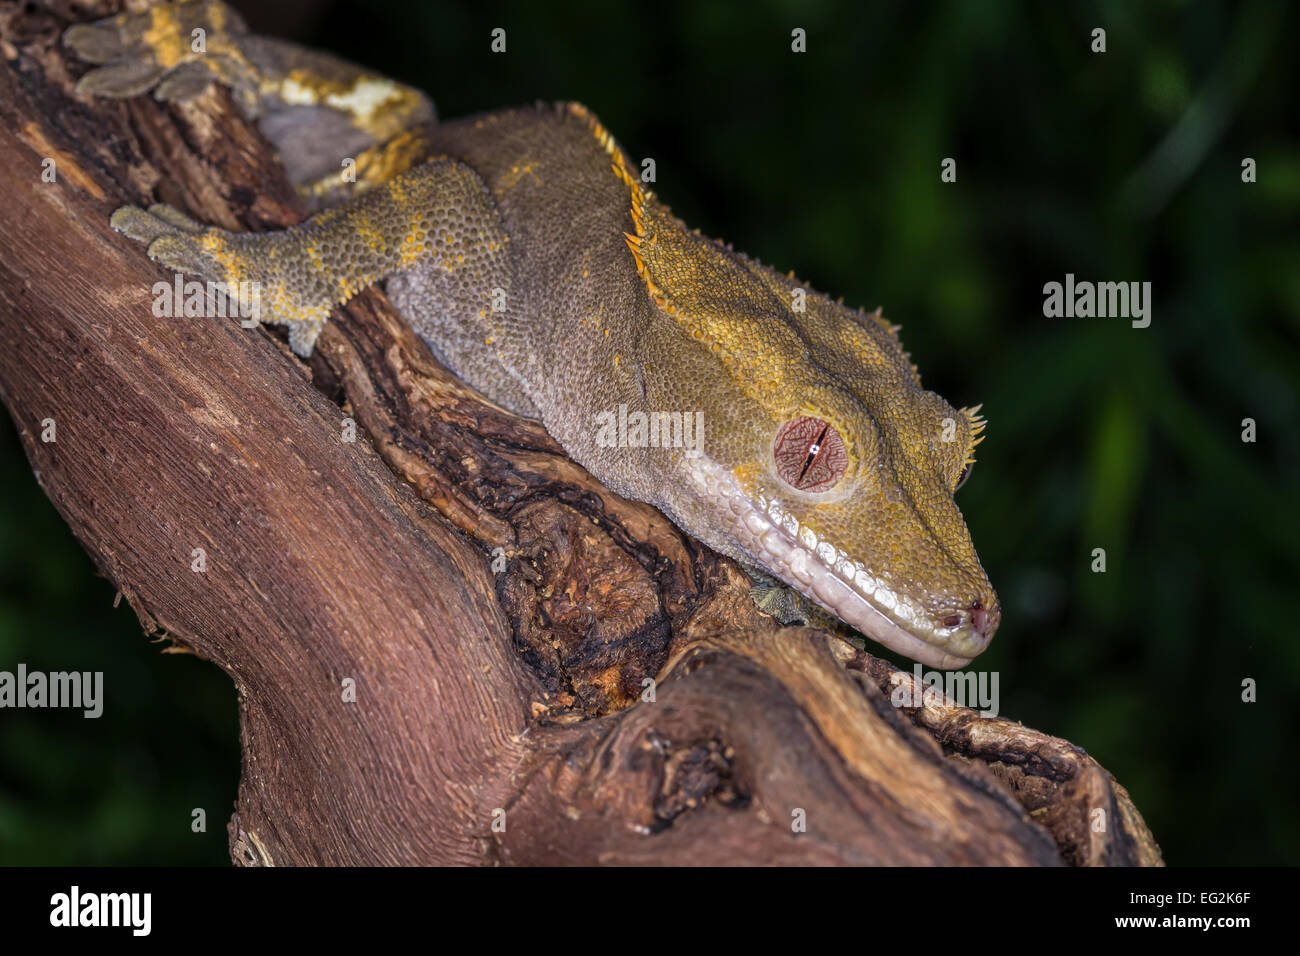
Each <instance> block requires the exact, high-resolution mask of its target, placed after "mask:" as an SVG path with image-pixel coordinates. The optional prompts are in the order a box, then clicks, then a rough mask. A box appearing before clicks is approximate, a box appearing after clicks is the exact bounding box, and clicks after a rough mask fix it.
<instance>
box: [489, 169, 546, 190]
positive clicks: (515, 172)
mask: <svg viewBox="0 0 1300 956" xmlns="http://www.w3.org/2000/svg"><path fill="white" fill-rule="evenodd" d="M525 176H533V177H536V176H537V170H536V169H535V168H534V167H533V164H532V163H524V164H523V165H522V166H519V165H515V166H511V167H510V172H509V173H507V174H506V175H504V176H502V177H501V184H500V186H499V187H498V191H501V190H506V189H513V188H514V187H515V186H518V185H519V181H520V180H522V179H523V178H524V177H525Z"/></svg>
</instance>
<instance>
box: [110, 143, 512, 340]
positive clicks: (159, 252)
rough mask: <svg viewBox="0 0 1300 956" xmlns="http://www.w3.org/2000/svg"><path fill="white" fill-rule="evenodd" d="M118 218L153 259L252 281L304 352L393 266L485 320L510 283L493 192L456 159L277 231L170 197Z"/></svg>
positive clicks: (268, 318) (263, 316)
mask: <svg viewBox="0 0 1300 956" xmlns="http://www.w3.org/2000/svg"><path fill="white" fill-rule="evenodd" d="M112 225H113V228H114V229H117V230H118V231H119V232H122V233H125V234H126V235H128V236H130V237H132V238H133V239H136V240H139V241H140V242H144V243H147V244H148V247H149V248H148V254H149V258H151V259H153V260H154V261H155V262H159V263H161V264H163V265H165V266H167V267H168V268H170V269H175V270H177V271H178V272H184V273H186V274H189V275H193V276H197V277H199V278H202V279H206V280H208V281H211V282H218V283H222V284H224V285H225V286H226V287H227V288H228V289H245V290H251V293H252V296H253V297H254V299H255V311H256V313H257V315H256V317H257V318H258V319H259V320H260V321H262V322H268V323H274V324H279V325H287V326H288V327H289V344H290V346H291V347H292V348H293V350H294V352H296V353H297V354H298V355H301V356H304V357H305V356H308V355H310V354H311V351H312V348H313V346H314V345H315V343H316V337H317V336H318V335H319V334H320V331H321V329H322V328H323V327H324V324H325V321H326V320H327V319H328V318H329V313H330V310H331V309H332V308H333V307H334V306H336V305H340V304H342V303H344V302H346V301H347V300H348V299H350V298H352V297H353V296H354V295H356V294H357V293H358V292H360V291H361V290H362V289H364V288H365V287H366V286H368V285H370V284H372V283H374V282H377V281H379V280H380V279H383V278H386V277H388V276H392V275H395V274H398V273H401V272H404V271H409V270H414V269H419V270H421V271H422V272H424V273H427V274H428V275H429V276H432V277H433V278H432V285H433V286H434V287H435V289H436V291H437V292H438V293H439V294H441V295H445V296H447V298H448V299H449V300H455V301H456V302H459V303H461V305H462V307H463V308H472V307H473V306H475V305H481V308H479V309H477V310H476V311H477V312H481V313H482V317H483V318H484V319H485V320H489V321H490V319H489V318H488V317H490V316H491V315H492V314H493V313H492V312H491V310H490V300H491V294H492V290H493V289H494V288H499V287H500V286H501V285H502V284H503V283H507V284H508V276H509V269H508V264H507V262H506V245H507V242H508V240H507V238H506V236H505V233H504V231H503V230H502V228H501V224H500V221H499V217H498V215H497V211H496V208H495V206H494V205H493V202H492V198H491V196H490V195H488V193H487V190H486V188H485V187H484V185H483V182H482V180H481V179H479V177H478V175H477V174H476V173H475V172H474V171H473V170H472V169H470V168H469V167H468V166H466V165H465V164H464V163H460V162H457V161H455V160H450V159H440V160H434V161H431V162H428V163H425V164H423V165H421V166H417V167H416V168H414V169H412V170H409V171H408V172H406V173H403V174H402V175H400V176H397V177H395V178H394V179H392V180H390V181H389V182H387V183H385V184H383V185H382V186H379V187H376V188H375V189H373V190H371V191H369V192H367V193H364V194H362V195H361V196H359V197H357V198H356V199H354V200H352V201H350V202H348V203H346V204H344V205H342V206H337V207H334V208H332V209H327V210H325V211H324V212H321V213H318V214H317V215H315V216H313V217H312V218H310V219H308V220H307V221H306V222H304V223H302V224H301V225H298V226H294V227H292V228H290V229H285V230H282V231H279V232H269V233H236V232H229V231H227V230H224V229H217V228H214V227H211V226H204V225H202V224H201V223H198V222H195V221H194V220H193V219H191V218H189V217H188V216H186V215H185V214H184V213H182V212H180V211H179V210H177V209H174V208H172V207H170V206H163V205H159V206H153V207H151V208H150V209H149V210H147V211H146V210H143V209H140V208H138V207H135V206H125V207H123V208H121V209H119V210H117V212H115V213H114V214H113V218H112ZM428 284H429V283H426V285H428Z"/></svg>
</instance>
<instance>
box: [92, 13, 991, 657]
mask: <svg viewBox="0 0 1300 956" xmlns="http://www.w3.org/2000/svg"><path fill="white" fill-rule="evenodd" d="M196 25H199V26H202V27H204V29H205V30H206V32H207V34H208V37H209V39H208V42H207V45H206V49H205V50H204V51H203V52H202V53H195V52H194V51H193V50H192V49H191V48H190V46H189V45H188V38H189V36H190V35H191V33H192V30H193V29H194V27H195V26H196ZM67 42H68V43H69V45H70V46H72V48H73V49H74V50H76V51H77V52H78V53H79V54H80V55H81V56H82V57H83V58H85V59H87V60H90V61H91V62H94V63H97V64H101V65H100V66H99V68H98V69H96V70H92V71H91V72H90V73H88V74H87V75H86V76H85V77H84V78H83V80H82V81H81V88H82V89H83V90H86V91H88V92H91V93H95V94H98V95H105V96H118V97H122V96H131V95H137V94H139V93H141V92H144V91H146V90H153V91H154V93H155V95H157V96H160V97H161V98H164V99H180V98H185V97H187V96H192V95H194V93H195V92H197V91H199V90H201V89H202V88H204V87H205V86H206V85H207V84H208V83H211V82H213V81H216V82H220V83H223V84H226V85H227V86H229V87H230V88H231V89H232V90H233V91H234V93H235V95H236V97H237V99H238V100H239V102H240V103H241V104H242V105H243V106H244V108H245V109H246V110H247V111H248V113H249V114H250V115H251V116H252V117H253V118H255V119H257V120H258V122H259V124H260V126H261V129H262V131H263V132H264V133H265V134H266V135H267V136H268V138H270V139H271V140H272V142H273V143H274V144H275V145H276V147H277V149H278V150H279V151H280V153H281V156H282V158H283V159H284V161H285V166H286V169H287V170H288V171H289V173H290V176H291V178H292V179H293V180H294V182H295V185H296V186H297V187H298V188H299V190H300V192H301V193H302V195H303V196H304V198H305V199H306V200H307V201H308V202H309V204H310V205H311V207H312V208H314V209H316V210H317V211H316V213H315V214H314V215H313V216H312V217H311V218H310V219H308V220H307V221H305V222H304V223H303V224H302V225H300V226H297V227H294V228H292V229H288V230H284V231H282V232H277V233H265V234H238V233H231V232H227V231H224V230H220V229H215V228H212V227H208V226H205V225H203V224H201V223H198V222H195V221H193V220H191V219H189V218H188V217H186V216H185V215H184V214H183V213H181V212H179V211H178V210H175V209H172V208H170V207H153V208H151V209H150V210H148V211H145V210H142V209H138V208H135V207H125V208H123V209H120V210H118V212H117V213H115V214H114V217H113V225H114V226H115V228H117V229H119V230H120V231H122V232H124V233H126V234H128V235H130V236H132V237H133V238H135V239H138V240H140V241H142V242H146V243H148V252H149V255H150V257H152V258H153V259H155V260H157V261H159V262H161V263H163V264H165V265H166V266H168V267H170V268H172V269H176V270H178V271H183V272H186V273H190V274H194V275H198V276H201V277H203V278H206V279H209V280H212V281H219V282H226V283H230V284H234V283H238V282H241V281H245V282H246V281H253V282H256V283H257V284H258V286H259V287H260V288H261V289H262V293H261V299H260V306H261V309H262V319H263V321H268V322H276V323H282V324H285V325H287V326H288V327H289V330H290V344H291V346H292V347H293V349H294V351H295V352H297V353H298V354H300V355H307V354H309V353H310V352H311V349H312V347H313V345H314V343H315V340H316V336H317V335H318V334H319V332H320V329H321V327H322V326H323V324H324V322H325V321H326V319H327V318H328V316H329V313H330V310H331V309H332V308H333V307H334V306H335V305H337V304H339V303H342V302H345V301H347V299H349V298H350V297H351V296H353V295H355V294H356V293H357V292H358V291H360V290H361V289H362V288H365V287H366V286H367V285H370V284H372V283H375V282H381V281H382V282H385V288H386V292H387V294H388V295H389V297H390V298H391V300H392V301H393V303H394V305H395V306H396V307H397V308H398V310H399V311H400V312H401V314H402V315H403V317H404V318H405V319H406V320H407V321H408V322H410V324H411V325H412V327H413V328H414V329H415V331H416V332H417V333H418V334H419V335H420V336H421V338H423V339H424V340H425V341H426V342H427V343H428V345H429V346H430V348H431V349H432V350H433V352H434V353H435V354H436V355H437V357H438V358H439V359H440V360H442V361H443V362H444V363H445V364H446V365H447V366H448V367H449V368H451V369H452V370H453V371H454V372H455V373H456V374H457V375H459V376H460V377H462V378H463V379H465V380H466V381H467V382H469V383H470V384H472V385H474V386H475V387H476V388H478V389H479V390H480V391H482V392H483V393H484V394H486V395H487V396H488V397H489V398H491V399H492V400H494V401H496V402H497V403H499V404H501V405H502V406H504V407H506V408H508V409H510V410H512V411H514V412H516V413H518V414H521V415H525V416H529V417H534V418H538V419H540V420H541V421H542V422H543V424H544V425H545V427H546V429H547V431H548V432H550V434H551V435H552V436H554V437H555V438H556V440H557V441H559V443H560V444H561V445H562V446H563V447H564V448H565V450H566V451H567V452H568V453H569V454H570V455H571V456H572V457H573V458H574V459H575V460H576V461H578V462H580V463H581V464H582V465H584V466H585V467H586V468H587V469H588V470H590V471H591V472H592V474H594V475H595V476H596V477H597V478H599V479H600V480H601V481H602V482H604V483H605V484H606V485H608V486H609V487H610V488H612V489H614V490H615V491H617V492H619V493H621V494H624V495H626V496H628V497H631V498H636V499H639V500H641V501H646V502H649V503H651V504H653V505H655V506H656V507H658V508H659V509H661V510H662V511H663V512H664V513H665V514H666V515H667V516H668V517H669V518H671V519H672V520H673V521H674V522H675V523H676V524H678V525H679V526H680V527H681V528H683V529H684V530H686V531H687V532H689V533H690V534H692V535H693V536H695V537H696V538H698V539H700V540H701V541H703V542H704V543H706V544H707V545H709V546H710V547H712V548H714V549H716V550H717V551H720V552H722V553H723V554H727V555H729V556H731V557H733V558H735V559H737V560H738V561H740V562H742V564H744V565H745V566H746V567H748V568H750V569H753V570H754V571H756V572H760V573H762V574H765V575H770V576H772V577H775V578H777V579H779V580H780V581H781V582H783V583H784V584H785V585H786V586H788V587H789V588H792V589H794V590H795V591H797V592H798V593H799V594H802V595H804V596H805V597H806V598H807V599H809V600H811V601H812V602H815V603H816V605H818V606H820V607H821V608H824V609H826V610H828V611H830V612H832V613H833V614H834V615H835V616H836V617H837V618H839V619H840V620H841V621H843V622H845V623H846V624H848V625H851V626H852V627H854V628H856V629H858V630H859V631H861V632H862V633H863V634H865V635H866V636H867V637H870V638H872V639H873V640H876V641H878V642H879V643H881V644H883V645H885V646H887V647H889V648H892V649H893V650H896V651H898V652H900V653H902V654H905V655H907V656H908V657H911V658H913V659H915V660H917V661H920V662H922V663H925V664H929V665H932V666H936V667H956V666H962V665H964V664H966V663H968V662H969V661H970V660H971V659H972V658H974V657H975V655H977V654H978V653H980V651H982V650H983V649H984V647H985V646H986V645H987V643H988V641H989V639H990V638H991V637H992V635H993V632H994V631H995V629H996V628H997V625H998V622H999V619H1000V609H999V605H998V600H997V597H996V595H995V593H994V591H993V589H992V587H991V585H990V584H989V581H988V578H987V576H986V575H985V573H984V570H983V568H982V566H981V565H980V562H979V559H978V557H977V556H976V553H975V549H974V547H973V545H972V542H971V539H970V535H969V533H968V531H967V528H966V525H965V522H964V521H963V519H962V516H961V513H960V511H959V510H958V507H957V505H956V503H955V502H954V500H953V493H954V491H955V489H956V488H957V486H958V485H959V484H960V482H961V481H962V480H963V479H964V476H965V475H966V473H967V472H968V471H969V468H970V465H971V463H972V462H973V457H972V456H973V450H974V447H975V445H976V444H978V442H979V440H980V438H979V433H980V431H981V429H982V428H983V420H982V419H981V418H980V417H979V415H978V410H977V409H957V408H954V407H953V406H951V405H949V404H948V403H947V402H946V401H945V400H944V399H942V398H941V397H939V396H938V395H936V394H934V393H933V392H930V391H926V390H925V389H924V388H922V386H921V381H920V377H919V375H918V374H917V372H916V369H915V367H914V366H913V365H912V364H911V361H910V358H909V357H908V355H907V353H906V352H904V350H903V347H902V344H901V342H900V341H899V338H898V335H897V330H896V329H895V328H894V327H893V326H891V325H890V324H889V323H888V322H886V321H885V320H884V318H883V317H882V316H881V315H880V313H879V311H877V312H876V313H863V312H861V311H860V310H858V311H855V310H852V309H848V308H846V307H844V306H843V305H841V304H838V303H837V302H835V301H832V300H831V299H830V298H828V297H827V296H824V295H821V294H819V293H816V292H813V291H812V290H809V289H808V288H807V287H806V286H804V284H802V283H800V282H799V281H798V280H796V279H794V278H793V277H792V276H787V275H782V274H780V273H778V272H776V271H774V270H772V269H770V268H768V267H766V266H764V265H762V264H760V263H758V262H756V261H754V260H752V259H750V258H747V257H746V256H743V255H741V254H739V253H736V252H734V251H733V250H732V249H731V248H730V247H728V246H725V245H723V244H721V243H719V242H716V241H713V240H710V239H707V238H705V237H703V236H701V235H699V234H698V233H696V232H694V231H692V230H690V229H689V228H687V227H686V226H685V225H684V224H683V223H682V222H681V221H680V220H678V219H677V218H676V217H674V216H673V215H672V213H671V212H670V211H669V210H668V208H667V207H666V206H664V205H663V204H662V203H661V202H660V201H659V200H658V199H657V197H656V196H655V195H654V194H653V193H651V192H650V191H649V190H647V189H646V188H645V186H644V184H643V183H641V182H640V180H639V178H638V177H637V176H636V175H635V173H634V170H633V166H632V164H631V162H630V161H629V159H628V157H627V156H626V154H625V153H624V152H623V150H622V149H621V148H620V147H619V146H618V144H617V143H616V142H615V140H614V138H613V137H612V136H611V135H610V134H609V132H608V131H607V130H606V129H605V128H604V127H603V126H602V125H601V124H600V123H599V121H598V120H597V119H596V118H595V117H594V116H593V115H592V114H591V113H590V112H589V111H588V110H587V109H585V108H584V107H582V106H580V105H578V104H573V103H563V104H558V105H546V106H542V105H539V106H535V107H527V108H521V109H513V110H506V111H501V112H496V113H490V114H484V115H481V116H477V117H470V118H468V119H462V120H456V121H451V122H439V121H437V119H436V118H435V113H434V110H433V106H432V104H431V103H429V102H428V101H427V100H426V99H425V98H424V97H423V96H422V95H421V94H419V93H418V92H417V91H413V90H410V89H409V88H406V87H402V86H400V85H399V84H396V83H393V82H391V81H387V80H384V79H383V78H380V77H375V76H373V75H371V74H368V73H366V72H365V71H363V70H360V69H358V68H356V67H353V66H351V65H350V64H345V63H343V62H342V61H339V60H337V59H335V58H333V57H329V56H328V55H326V54H320V53H316V52H314V51H308V50H303V49H301V48H298V47H294V46H292V45H291V44H287V43H283V42H282V41H276V40H270V39H266V38H261V37H255V36H251V35H249V34H248V33H247V31H246V30H245V29H244V28H243V25H242V23H240V22H239V20H238V17H237V16H236V15H235V14H234V13H233V12H232V11H231V10H230V9H229V8H227V7H225V6H224V5H223V4H220V3H216V2H212V0H194V2H188V3H181V4H176V5H171V6H161V7H155V8H152V9H150V10H147V11H145V12H144V13H139V14H127V15H123V16H121V17H116V18H112V19H110V20H106V21H101V22H100V23H97V24H90V25H85V26H80V27H74V28H72V30H70V31H69V33H68V35H67ZM347 157H355V158H356V164H355V168H356V170H357V173H358V175H357V177H356V181H355V182H350V181H346V180H341V179H340V177H339V175H338V172H337V170H338V169H339V164H340V161H341V159H343V158H347ZM613 422H617V423H618V425H617V427H611V423H613ZM628 423H631V424H630V425H629V424H628ZM696 423H699V425H696ZM700 426H702V427H700ZM687 428H690V432H689V434H688V433H687V431H686V429H687Z"/></svg>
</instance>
